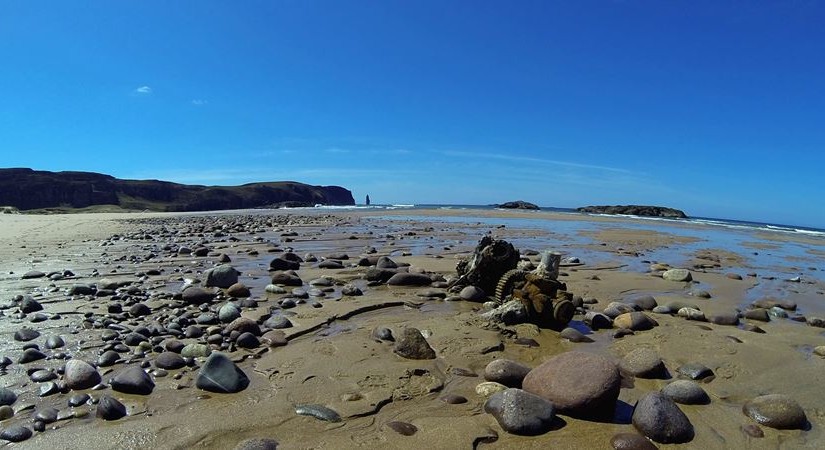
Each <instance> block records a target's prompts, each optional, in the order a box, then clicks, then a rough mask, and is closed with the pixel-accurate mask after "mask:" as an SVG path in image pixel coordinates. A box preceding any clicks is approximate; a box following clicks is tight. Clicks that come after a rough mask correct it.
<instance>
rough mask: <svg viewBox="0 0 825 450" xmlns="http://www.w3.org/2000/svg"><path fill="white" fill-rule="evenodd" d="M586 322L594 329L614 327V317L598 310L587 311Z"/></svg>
mask: <svg viewBox="0 0 825 450" xmlns="http://www.w3.org/2000/svg"><path fill="white" fill-rule="evenodd" d="M584 323H586V324H587V325H588V326H589V327H590V328H591V329H592V330H593V331H596V330H602V329H607V328H613V319H611V318H610V317H607V316H606V315H604V314H602V313H600V312H596V311H587V313H586V314H585V315H584Z"/></svg>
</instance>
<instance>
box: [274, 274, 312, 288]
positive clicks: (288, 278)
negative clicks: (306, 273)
mask: <svg viewBox="0 0 825 450" xmlns="http://www.w3.org/2000/svg"><path fill="white" fill-rule="evenodd" d="M271 281H272V284H276V285H277V284H282V285H284V286H303V285H304V282H303V280H301V278H300V277H298V275H295V274H293V273H289V272H279V273H276V274H274V275H272V280H271Z"/></svg>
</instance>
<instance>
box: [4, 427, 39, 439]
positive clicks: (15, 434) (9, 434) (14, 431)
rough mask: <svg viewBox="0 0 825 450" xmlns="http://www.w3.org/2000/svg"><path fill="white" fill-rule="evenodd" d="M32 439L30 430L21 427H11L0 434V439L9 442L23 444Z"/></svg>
mask: <svg viewBox="0 0 825 450" xmlns="http://www.w3.org/2000/svg"><path fill="white" fill-rule="evenodd" d="M30 437H32V430H31V429H29V428H28V427H25V426H23V425H12V426H10V427H8V428H6V429H4V430H3V431H2V432H0V439H3V440H6V441H9V442H23V441H25V440H26V439H29V438H30Z"/></svg>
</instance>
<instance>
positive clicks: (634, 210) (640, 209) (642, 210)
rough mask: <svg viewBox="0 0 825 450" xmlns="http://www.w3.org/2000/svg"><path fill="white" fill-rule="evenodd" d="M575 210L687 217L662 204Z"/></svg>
mask: <svg viewBox="0 0 825 450" xmlns="http://www.w3.org/2000/svg"><path fill="white" fill-rule="evenodd" d="M576 211H578V212H583V213H590V214H626V215H630V216H643V217H665V218H669V219H687V218H688V216H687V215H686V214H685V213H684V212H683V211H680V210H678V209H673V208H665V207H663V206H643V205H616V206H585V207H583V208H576Z"/></svg>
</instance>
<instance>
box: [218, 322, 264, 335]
mask: <svg viewBox="0 0 825 450" xmlns="http://www.w3.org/2000/svg"><path fill="white" fill-rule="evenodd" d="M233 331H237V332H238V333H252V334H254V335H255V336H260V335H261V327H260V326H258V323H257V322H255V321H254V320H252V319H248V318H246V317H238V318H237V319H235V320H233V321H232V323H230V324H229V325H227V326H226V332H227V333H232V332H233Z"/></svg>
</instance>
